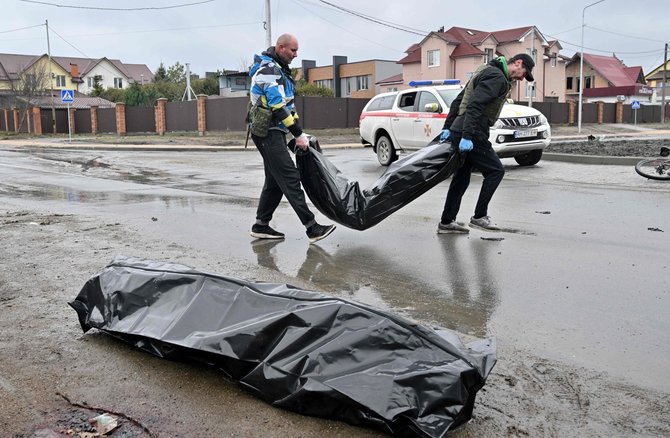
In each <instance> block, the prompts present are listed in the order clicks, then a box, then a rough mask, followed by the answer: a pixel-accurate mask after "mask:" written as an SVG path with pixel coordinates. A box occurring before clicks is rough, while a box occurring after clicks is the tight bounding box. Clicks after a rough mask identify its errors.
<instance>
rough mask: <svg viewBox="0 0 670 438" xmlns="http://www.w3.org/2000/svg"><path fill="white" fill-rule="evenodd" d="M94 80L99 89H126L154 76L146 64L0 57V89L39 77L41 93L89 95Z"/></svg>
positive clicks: (27, 56) (38, 57)
mask: <svg viewBox="0 0 670 438" xmlns="http://www.w3.org/2000/svg"><path fill="white" fill-rule="evenodd" d="M49 76H51V83H49ZM96 77H98V78H99V80H100V85H101V86H102V88H127V87H128V86H130V84H131V83H133V82H138V83H141V84H144V83H149V82H151V80H152V79H153V73H152V72H151V70H150V69H149V67H147V66H146V65H145V64H126V63H123V62H121V61H119V60H118V59H108V58H99V59H89V58H73V57H63V56H52V57H51V64H49V57H48V55H46V54H44V55H37V56H36V55H14V54H4V53H3V54H0V90H1V89H5V90H9V89H12V88H13V87H16V83H17V81H20V80H21V79H24V80H36V79H37V78H41V80H40V84H39V85H40V88H42V89H44V90H49V89H51V88H53V89H54V90H62V89H68V90H75V91H78V92H80V93H84V94H88V93H90V92H91V91H92V90H93V85H94V83H95V78H96Z"/></svg>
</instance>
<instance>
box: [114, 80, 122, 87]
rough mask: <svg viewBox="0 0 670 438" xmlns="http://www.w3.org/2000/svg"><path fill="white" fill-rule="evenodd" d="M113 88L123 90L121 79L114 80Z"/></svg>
mask: <svg viewBox="0 0 670 438" xmlns="http://www.w3.org/2000/svg"><path fill="white" fill-rule="evenodd" d="M114 88H123V78H114Z"/></svg>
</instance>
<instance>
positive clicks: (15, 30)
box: [0, 24, 44, 33]
mask: <svg viewBox="0 0 670 438" xmlns="http://www.w3.org/2000/svg"><path fill="white" fill-rule="evenodd" d="M41 26H44V24H36V25H34V26H27V27H19V28H18V29H10V30H3V31H0V33H9V32H17V31H19V30H24V29H32V28H33V27H41Z"/></svg>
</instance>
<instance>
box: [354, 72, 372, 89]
mask: <svg viewBox="0 0 670 438" xmlns="http://www.w3.org/2000/svg"><path fill="white" fill-rule="evenodd" d="M369 89H370V76H368V75H366V76H356V90H369Z"/></svg>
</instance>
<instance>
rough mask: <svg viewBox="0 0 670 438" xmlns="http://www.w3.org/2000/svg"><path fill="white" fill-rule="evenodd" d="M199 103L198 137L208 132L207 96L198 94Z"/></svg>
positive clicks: (197, 106)
mask: <svg viewBox="0 0 670 438" xmlns="http://www.w3.org/2000/svg"><path fill="white" fill-rule="evenodd" d="M197 97H198V102H197V103H196V111H197V113H198V135H200V136H203V135H205V131H206V130H207V95H206V94H198V96H197Z"/></svg>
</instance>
